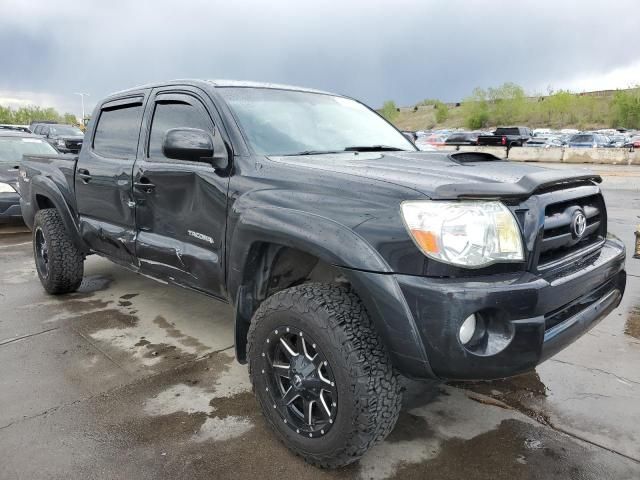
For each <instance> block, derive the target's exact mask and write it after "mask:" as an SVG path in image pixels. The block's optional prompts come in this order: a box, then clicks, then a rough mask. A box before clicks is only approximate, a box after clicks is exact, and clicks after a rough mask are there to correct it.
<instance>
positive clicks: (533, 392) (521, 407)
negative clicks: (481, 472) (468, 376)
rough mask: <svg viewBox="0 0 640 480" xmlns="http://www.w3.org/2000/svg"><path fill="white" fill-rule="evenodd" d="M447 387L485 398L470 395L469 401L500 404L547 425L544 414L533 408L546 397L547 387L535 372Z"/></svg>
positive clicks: (547, 420) (547, 418)
mask: <svg viewBox="0 0 640 480" xmlns="http://www.w3.org/2000/svg"><path fill="white" fill-rule="evenodd" d="M449 385H452V386H455V387H458V388H462V389H464V390H470V391H471V392H476V393H479V394H481V395H483V396H485V397H486V398H481V397H475V396H473V395H470V396H469V398H471V400H474V401H477V402H481V403H487V404H491V403H492V402H491V400H495V401H496V402H493V403H492V404H493V405H495V406H500V405H501V404H502V405H504V406H507V407H510V408H514V409H516V410H518V411H520V412H522V413H524V414H525V415H527V416H529V417H531V418H533V419H535V420H536V421H538V422H541V423H544V424H547V425H548V424H549V417H548V415H547V414H546V413H544V412H541V411H540V410H538V409H536V408H534V404H535V403H539V402H540V401H541V400H544V399H545V398H546V397H547V387H546V386H545V384H544V383H542V381H541V380H540V376H539V375H538V373H537V372H536V371H532V372H527V373H524V374H522V375H518V376H515V377H510V378H504V379H500V380H492V381H478V382H451V383H449Z"/></svg>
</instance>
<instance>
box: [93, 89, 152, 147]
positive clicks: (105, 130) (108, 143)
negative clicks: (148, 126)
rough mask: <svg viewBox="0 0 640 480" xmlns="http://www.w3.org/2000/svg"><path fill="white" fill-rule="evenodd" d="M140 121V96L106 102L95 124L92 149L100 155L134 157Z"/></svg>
mask: <svg viewBox="0 0 640 480" xmlns="http://www.w3.org/2000/svg"><path fill="white" fill-rule="evenodd" d="M141 121H142V98H139V99H130V101H129V102H122V101H119V102H111V103H109V104H107V105H106V106H105V107H103V108H102V110H101V112H100V118H99V119H98V124H97V125H96V129H95V133H94V136H93V145H92V149H93V151H94V152H95V153H96V154H98V155H100V156H102V157H117V158H130V157H135V156H136V152H137V150H138V137H139V134H140V123H141Z"/></svg>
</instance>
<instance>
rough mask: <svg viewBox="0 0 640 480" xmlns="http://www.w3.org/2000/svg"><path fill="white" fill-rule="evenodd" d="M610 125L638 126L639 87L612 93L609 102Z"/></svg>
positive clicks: (639, 114) (639, 111)
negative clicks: (611, 98)
mask: <svg viewBox="0 0 640 480" xmlns="http://www.w3.org/2000/svg"><path fill="white" fill-rule="evenodd" d="M611 126H613V127H624V128H640V87H639V88H635V89H633V90H627V91H621V92H616V93H615V94H614V96H613V100H612V102H611Z"/></svg>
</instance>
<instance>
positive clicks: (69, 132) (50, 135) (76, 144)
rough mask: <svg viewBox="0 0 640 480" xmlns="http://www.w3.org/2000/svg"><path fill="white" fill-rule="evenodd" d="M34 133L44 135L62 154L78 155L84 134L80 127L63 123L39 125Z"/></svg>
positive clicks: (35, 126)
mask: <svg viewBox="0 0 640 480" xmlns="http://www.w3.org/2000/svg"><path fill="white" fill-rule="evenodd" d="M33 133H35V134H36V135H42V136H43V137H44V138H46V140H47V142H49V143H50V144H51V145H53V146H54V147H55V148H56V149H57V150H58V151H59V152H60V153H78V152H79V151H80V148H81V147H82V140H83V139H84V133H83V132H82V130H80V129H79V128H78V127H74V126H73V125H67V124H62V123H38V124H36V125H34V130H33Z"/></svg>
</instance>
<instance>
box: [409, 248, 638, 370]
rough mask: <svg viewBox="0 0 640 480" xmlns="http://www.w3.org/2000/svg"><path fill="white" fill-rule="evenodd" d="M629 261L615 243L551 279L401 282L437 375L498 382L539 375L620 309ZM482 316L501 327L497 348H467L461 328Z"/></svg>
mask: <svg viewBox="0 0 640 480" xmlns="http://www.w3.org/2000/svg"><path fill="white" fill-rule="evenodd" d="M624 259H625V249H624V245H623V244H622V243H621V242H619V241H618V240H613V239H609V240H607V241H606V242H605V244H604V246H603V248H602V249H601V250H600V251H599V252H598V253H597V254H596V255H595V256H593V257H590V258H586V259H583V260H582V261H581V262H577V263H574V264H573V265H571V266H570V267H566V268H565V269H564V270H562V271H560V272H556V273H555V274H553V275H548V276H538V275H534V274H531V273H519V274H510V275H501V276H495V275H494V276H491V277H484V278H478V279H472V280H469V279H433V278H421V277H409V276H397V280H398V283H399V285H400V288H401V290H402V292H403V294H404V296H405V299H406V301H407V304H408V305H409V308H410V310H411V313H412V315H413V318H414V321H415V323H416V326H417V328H418V330H419V332H420V336H421V339H422V341H423V342H424V345H425V352H426V355H427V358H428V361H429V364H430V366H431V369H432V371H433V372H434V374H435V375H436V376H437V377H440V378H447V379H492V378H502V377H507V376H511V375H515V374H518V373H521V372H525V371H527V370H530V369H532V368H533V367H535V366H536V365H537V364H539V363H540V362H542V361H544V360H546V359H547V358H549V357H551V356H552V355H554V354H556V353H557V352H558V351H560V350H561V349H562V348H564V347H566V346H567V345H569V344H570V343H572V342H573V341H574V340H576V339H577V338H578V337H580V336H581V335H582V334H584V333H585V332H586V331H588V330H589V329H590V328H592V327H593V326H594V325H596V324H597V323H598V322H599V321H600V320H602V319H603V318H604V317H605V316H606V315H607V314H608V313H609V312H611V310H613V309H614V308H616V307H617V306H618V305H619V303H620V301H621V299H622V295H623V293H624V289H625V285H626V273H625V271H624ZM477 312H481V313H484V314H486V316H487V318H491V319H492V321H495V324H494V325H495V326H496V329H495V333H496V336H495V338H493V341H494V342H496V344H495V345H494V346H493V348H485V349H480V350H473V349H468V348H465V347H464V346H463V345H462V344H461V343H460V341H459V340H458V331H459V328H460V325H461V324H462V322H463V321H464V320H465V319H466V318H467V317H468V316H469V315H471V314H473V313H477ZM488 341H491V339H489V340H488Z"/></svg>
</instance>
